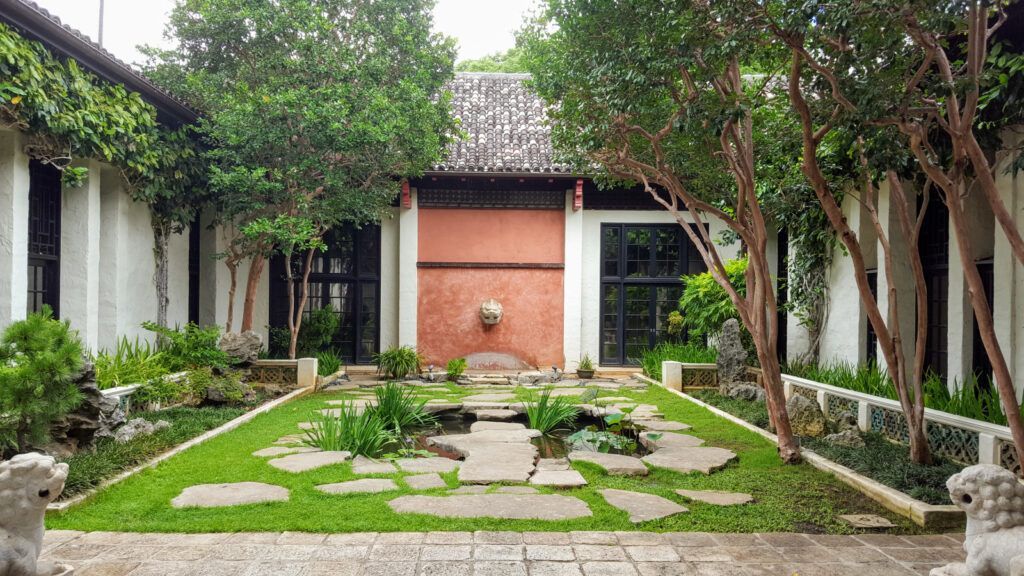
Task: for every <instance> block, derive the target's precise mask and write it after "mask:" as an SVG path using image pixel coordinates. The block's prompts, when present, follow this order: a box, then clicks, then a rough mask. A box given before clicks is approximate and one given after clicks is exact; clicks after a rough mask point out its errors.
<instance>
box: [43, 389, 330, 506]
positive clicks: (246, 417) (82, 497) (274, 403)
mask: <svg viewBox="0 0 1024 576" xmlns="http://www.w3.org/2000/svg"><path fill="white" fill-rule="evenodd" d="M314 390H315V387H314V386H307V387H305V388H299V389H297V390H292V391H291V392H289V393H288V394H285V395H284V396H281V397H280V398H275V399H273V400H271V401H269V402H266V403H264V404H261V405H259V406H257V407H256V408H253V409H252V410H250V411H248V412H246V413H245V414H242V415H241V416H239V417H238V418H235V419H234V420H229V421H228V422H225V423H224V424H221V425H220V426H218V427H216V428H214V429H213V430H208V431H206V432H204V433H202V434H200V435H199V436H196V437H195V438H193V439H191V440H188V441H186V442H183V443H181V444H178V445H177V446H175V447H173V448H171V449H170V450H168V451H166V452H164V453H162V454H159V455H157V456H155V457H154V458H152V459H150V460H147V461H146V462H143V463H142V464H138V465H136V466H134V467H132V468H129V469H127V470H125V471H123V472H121V473H120V474H117V475H116V476H112V477H110V478H107V479H106V480H104V481H102V482H100V483H99V484H97V485H96V486H94V487H93V488H92V489H90V490H86V491H85V492H82V493H80V494H78V495H77V496H75V497H74V498H68V499H67V500H60V501H57V502H51V503H50V504H49V505H48V506H47V507H46V511H47V512H57V513H61V512H64V511H66V510H68V509H69V508H71V507H72V506H76V505H78V504H81V503H82V502H85V501H86V500H88V499H89V498H92V497H93V496H95V495H96V493H97V492H99V491H101V490H104V489H106V488H109V487H110V486H113V485H114V484H117V483H118V482H121V481H123V480H126V479H128V478H131V477H132V476H134V475H136V474H138V473H139V472H142V471H143V470H146V469H148V468H153V467H155V466H156V465H157V464H159V463H161V462H163V461H164V460H167V459H169V458H172V457H174V456H177V455H178V454H181V453H182V452H184V451H186V450H188V449H189V448H192V447H193V446H197V445H199V444H202V443H203V442H206V441H207V440H209V439H211V438H215V437H217V436H220V435H221V434H224V433H225V432H230V431H232V430H234V429H235V428H238V427H239V426H241V425H242V424H245V423H246V422H248V421H250V420H252V419H253V418H255V417H256V416H259V415H260V414H263V413H264V412H269V411H270V410H273V409H274V408H277V407H278V406H280V405H282V404H284V403H286V402H289V401H291V400H294V399H295V398H300V397H302V396H305V395H306V394H310V393H312V392H313V391H314Z"/></svg>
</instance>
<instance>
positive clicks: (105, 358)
mask: <svg viewBox="0 0 1024 576" xmlns="http://www.w3.org/2000/svg"><path fill="white" fill-rule="evenodd" d="M164 358H165V357H164V353H163V352H160V351H158V350H157V349H156V348H155V347H154V346H152V345H151V344H150V343H149V342H147V341H145V340H140V339H139V338H138V337H136V338H135V340H134V341H131V340H129V339H128V337H127V336H122V337H121V339H120V340H118V341H117V348H115V349H114V350H113V351H106V350H104V351H102V352H100V353H99V354H97V355H96V360H95V365H96V385H97V386H99V388H100V390H106V389H107V388H116V387H118V386H127V385H129V384H144V383H146V382H149V381H150V380H153V379H155V378H159V377H161V376H164V375H166V374H168V372H169V370H168V369H167V366H166V365H165V362H164Z"/></svg>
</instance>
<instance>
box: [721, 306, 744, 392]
mask: <svg viewBox="0 0 1024 576" xmlns="http://www.w3.org/2000/svg"><path fill="white" fill-rule="evenodd" d="M715 364H716V365H717V366H718V390H719V392H721V393H722V394H724V395H727V394H728V392H729V389H731V388H732V387H733V386H736V385H737V384H741V383H743V382H745V376H746V373H747V351H746V349H744V348H743V341H742V340H740V323H739V322H738V321H737V320H736V319H735V318H730V319H728V320H726V321H725V322H724V323H723V324H722V331H721V333H719V335H718V359H717V360H716V361H715Z"/></svg>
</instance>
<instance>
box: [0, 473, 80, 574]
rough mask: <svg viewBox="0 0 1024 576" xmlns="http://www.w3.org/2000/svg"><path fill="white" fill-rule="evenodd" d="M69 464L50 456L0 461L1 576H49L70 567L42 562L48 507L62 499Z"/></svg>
mask: <svg viewBox="0 0 1024 576" xmlns="http://www.w3.org/2000/svg"><path fill="white" fill-rule="evenodd" d="M67 477H68V465H67V464H58V463H57V461H56V460H54V459H53V457H51V456H43V455H42V454H37V453H30V454H19V455H17V456H15V457H14V458H11V459H10V460H8V461H6V462H0V510H2V511H3V513H2V514H0V574H2V575H4V576H44V575H45V576H49V575H53V574H66V573H69V572H70V570H71V569H70V568H69V567H67V566H61V565H52V564H47V563H44V562H40V561H39V553H40V552H41V551H42V549H43V530H44V527H43V517H44V516H45V515H46V506H47V505H48V504H49V503H50V502H53V501H54V500H56V499H57V497H58V496H60V493H61V491H63V490H64V480H66V479H67Z"/></svg>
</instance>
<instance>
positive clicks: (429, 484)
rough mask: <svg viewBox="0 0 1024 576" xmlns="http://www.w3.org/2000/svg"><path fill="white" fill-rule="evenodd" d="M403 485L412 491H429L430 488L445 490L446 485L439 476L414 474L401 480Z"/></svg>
mask: <svg viewBox="0 0 1024 576" xmlns="http://www.w3.org/2000/svg"><path fill="white" fill-rule="evenodd" d="M403 480H405V483H406V484H408V485H409V487H410V488H412V489H413V490H430V489H431V488H445V487H447V486H448V484H446V483H445V481H444V479H443V478H441V476H440V475H439V474H436V473H432V474H416V475H414V476H406V477H405V478H403Z"/></svg>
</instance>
